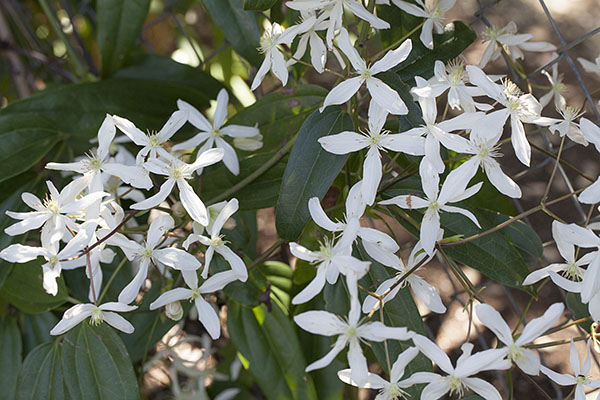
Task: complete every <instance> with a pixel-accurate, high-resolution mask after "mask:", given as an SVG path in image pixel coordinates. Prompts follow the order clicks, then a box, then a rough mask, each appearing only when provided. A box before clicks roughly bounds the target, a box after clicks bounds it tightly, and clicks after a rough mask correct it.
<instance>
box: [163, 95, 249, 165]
mask: <svg viewBox="0 0 600 400" xmlns="http://www.w3.org/2000/svg"><path fill="white" fill-rule="evenodd" d="M228 103H229V95H228V94H227V90H225V89H221V91H220V92H219V94H218V96H217V108H216V110H215V115H214V117H213V123H212V124H211V123H210V122H209V121H208V120H207V119H206V118H205V117H204V115H202V113H201V112H200V111H198V110H197V109H196V108H195V107H194V106H192V105H191V104H189V103H186V102H185V101H183V100H177V106H178V107H179V109H180V110H184V111H187V112H188V113H189V121H190V123H191V124H192V125H194V126H195V127H196V128H198V129H200V132H199V133H198V134H196V136H194V137H192V138H191V139H188V140H186V141H185V142H182V143H179V144H176V145H175V146H173V150H175V151H179V150H185V149H191V148H193V147H197V146H200V145H201V144H202V143H204V144H203V145H202V146H200V148H199V149H198V152H197V153H196V157H200V154H202V153H203V152H204V151H206V150H208V149H210V148H212V147H213V146H215V147H217V148H220V149H223V163H224V164H225V166H226V167H227V169H228V170H229V171H231V173H232V174H234V175H238V174H239V173H240V163H239V161H238V158H237V154H236V153H235V150H234V149H233V147H231V145H230V144H229V143H227V142H226V141H225V140H224V139H223V136H229V137H231V138H251V137H255V136H257V135H259V134H260V131H259V130H258V128H256V127H254V126H241V125H228V126H225V127H223V125H224V124H225V120H226V119H227V104H228ZM198 171H200V170H198Z"/></svg>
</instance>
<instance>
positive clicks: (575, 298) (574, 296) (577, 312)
mask: <svg viewBox="0 0 600 400" xmlns="http://www.w3.org/2000/svg"><path fill="white" fill-rule="evenodd" d="M565 300H566V303H567V307H569V310H571V312H572V313H573V319H574V320H578V319H582V318H586V317H589V316H590V311H589V308H588V305H587V304H583V303H582V302H581V295H580V294H579V293H570V292H569V293H567V296H566V298H565ZM592 323H593V321H585V322H582V323H580V324H579V325H580V326H581V327H582V328H583V329H584V330H585V331H586V332H589V331H590V329H591V327H592Z"/></svg>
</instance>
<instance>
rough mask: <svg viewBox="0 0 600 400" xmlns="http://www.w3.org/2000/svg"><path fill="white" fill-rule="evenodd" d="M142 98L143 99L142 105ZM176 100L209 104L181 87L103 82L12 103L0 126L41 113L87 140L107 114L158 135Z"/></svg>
mask: <svg viewBox="0 0 600 400" xmlns="http://www.w3.org/2000/svg"><path fill="white" fill-rule="evenodd" d="M140 99H143V101H140ZM177 99H183V100H185V101H187V102H189V103H191V104H194V105H196V106H197V107H201V106H207V105H208V102H207V96H206V95H205V94H204V93H202V92H201V91H199V90H197V89H195V88H193V87H191V86H189V85H184V84H176V83H173V82H160V81H149V80H140V79H107V80H104V81H100V82H92V83H81V84H71V85H64V86H60V87H56V88H52V89H46V90H44V91H41V92H38V93H36V94H34V95H32V96H30V97H28V98H26V99H24V100H19V101H15V102H13V103H11V104H9V105H8V106H7V107H5V108H4V109H2V110H1V111H0V126H1V125H2V124H4V123H5V122H4V121H5V120H6V119H10V118H17V117H14V116H15V115H18V116H19V117H20V118H26V117H31V116H32V115H35V116H37V115H41V116H43V117H45V118H48V119H49V120H51V121H52V122H54V124H55V125H56V128H57V129H59V130H60V131H61V132H65V133H68V134H69V135H70V137H71V138H75V139H76V138H79V140H80V141H85V144H86V146H87V147H88V148H89V143H88V141H87V139H89V138H91V137H94V136H95V135H96V134H97V133H98V128H100V125H101V124H102V121H103V120H104V118H105V116H106V114H117V115H120V116H123V117H126V118H127V119H129V120H131V121H133V122H134V123H135V124H136V125H137V126H138V127H139V128H140V129H142V130H144V131H145V130H156V131H158V130H159V129H160V128H161V127H162V126H163V124H164V123H165V122H166V121H167V119H168V118H169V116H170V115H171V113H173V111H175V110H176V109H177Z"/></svg>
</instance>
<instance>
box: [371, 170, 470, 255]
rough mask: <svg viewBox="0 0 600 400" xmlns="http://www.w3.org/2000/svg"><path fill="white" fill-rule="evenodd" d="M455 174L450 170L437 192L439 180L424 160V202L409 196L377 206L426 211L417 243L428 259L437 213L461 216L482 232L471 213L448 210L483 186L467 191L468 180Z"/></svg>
mask: <svg viewBox="0 0 600 400" xmlns="http://www.w3.org/2000/svg"><path fill="white" fill-rule="evenodd" d="M457 171H458V170H456V169H455V170H453V171H452V172H450V174H448V177H447V178H446V180H445V181H444V184H443V185H442V189H441V191H440V189H439V184H440V177H439V175H438V174H437V173H436V171H435V170H434V168H433V167H432V166H431V164H430V163H428V162H427V160H422V161H421V165H420V166H419V174H420V175H421V183H422V186H423V191H424V192H425V196H426V198H425V199H422V198H420V197H418V196H415V195H412V194H408V195H400V196H396V197H393V198H391V199H389V200H384V201H380V202H379V204H383V205H390V204H394V205H396V206H398V207H400V208H404V209H408V210H411V209H420V208H426V209H427V210H426V211H425V215H424V216H423V220H422V221H421V231H420V240H421V244H422V245H423V249H424V250H425V252H426V253H427V254H429V255H432V254H433V249H434V246H435V243H436V241H437V240H438V236H439V232H440V230H441V227H440V211H446V212H451V213H458V214H462V215H464V216H465V217H467V218H469V219H470V220H471V221H472V222H473V223H474V224H475V225H477V227H478V228H481V226H480V225H479V222H478V221H477V218H476V217H475V215H473V213H471V212H470V211H468V210H465V209H463V208H459V207H454V206H450V205H448V204H450V203H456V202H458V201H462V200H464V199H467V198H469V197H471V196H473V195H474V194H475V193H477V192H478V191H479V189H480V188H481V185H482V182H479V183H478V184H476V185H473V186H471V187H470V188H468V189H467V188H466V186H467V183H468V180H466V177H465V176H464V175H462V174H461V173H460V172H457Z"/></svg>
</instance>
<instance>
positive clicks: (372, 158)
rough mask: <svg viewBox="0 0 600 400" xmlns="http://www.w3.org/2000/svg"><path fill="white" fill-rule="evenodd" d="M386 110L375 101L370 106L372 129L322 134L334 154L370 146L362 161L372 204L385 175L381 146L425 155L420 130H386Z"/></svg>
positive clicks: (365, 191)
mask: <svg viewBox="0 0 600 400" xmlns="http://www.w3.org/2000/svg"><path fill="white" fill-rule="evenodd" d="M387 115H388V112H387V110H385V109H383V108H381V107H379V105H378V104H377V103H375V102H373V101H372V102H371V104H370V106H369V130H368V132H366V133H363V134H360V133H357V132H349V131H345V132H341V133H338V134H335V135H329V136H324V137H321V138H319V140H318V142H319V143H321V146H322V147H323V148H324V149H325V150H327V151H328V152H330V153H333V154H348V153H351V152H355V151H359V150H362V149H365V148H368V149H369V150H368V151H367V156H366V157H365V162H364V164H363V179H362V186H361V188H362V191H361V194H362V198H363V199H364V201H365V203H366V204H368V205H372V204H373V202H374V201H375V196H376V195H377V188H378V187H379V183H380V182H381V178H382V176H383V173H382V168H383V167H382V164H381V153H380V151H381V150H386V149H387V150H392V151H397V152H403V153H407V154H411V155H423V154H424V145H425V140H424V139H423V138H422V137H420V135H418V134H406V133H404V134H389V132H388V131H385V130H383V125H384V124H385V121H386V119H387Z"/></svg>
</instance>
